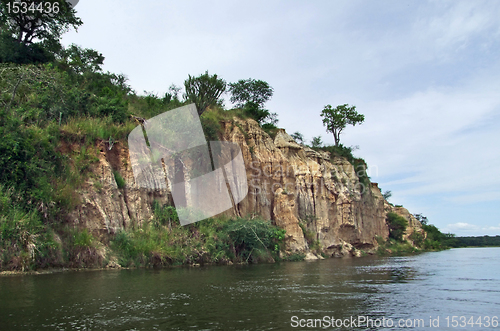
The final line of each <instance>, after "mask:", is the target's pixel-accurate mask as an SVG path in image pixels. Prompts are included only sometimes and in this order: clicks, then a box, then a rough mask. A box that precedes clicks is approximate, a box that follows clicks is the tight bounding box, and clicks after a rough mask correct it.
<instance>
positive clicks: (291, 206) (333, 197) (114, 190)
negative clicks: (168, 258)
mask: <svg viewBox="0 0 500 331" xmlns="http://www.w3.org/2000/svg"><path fill="white" fill-rule="evenodd" d="M221 124H222V128H223V134H222V137H221V138H222V140H226V141H231V142H235V143H238V144H239V146H240V147H241V150H242V153H243V158H244V161H245V166H246V172H247V180H248V185H249V191H248V195H247V197H246V198H245V199H244V200H243V201H241V202H240V203H239V204H237V205H236V206H235V208H233V209H231V210H228V211H226V212H225V213H226V214H229V215H239V216H245V215H259V216H261V217H262V218H264V219H270V220H272V221H273V222H275V224H276V225H278V226H280V227H282V228H284V229H285V230H286V234H287V238H286V248H287V251H288V252H289V253H291V252H296V251H298V252H305V251H308V250H309V248H310V247H309V246H312V244H314V247H315V251H316V252H319V251H320V250H321V251H322V252H323V253H325V254H328V255H330V256H345V255H360V252H361V250H363V251H368V252H369V251H370V250H372V249H373V248H375V247H376V245H377V241H376V237H377V236H379V237H381V238H384V239H387V237H388V235H389V230H388V226H387V224H386V213H387V211H389V209H391V208H394V207H392V206H390V205H389V204H387V202H386V201H385V200H384V198H383V197H382V194H381V193H380V190H379V189H378V187H377V186H376V184H369V185H367V186H365V185H363V184H362V183H361V182H360V181H359V179H358V176H357V175H356V172H355V171H356V169H354V167H353V166H352V165H351V164H350V163H349V162H348V161H347V160H345V159H343V158H336V159H334V161H333V163H332V162H330V155H328V154H327V153H320V152H316V151H313V150H312V149H309V148H307V147H305V146H302V145H299V144H297V143H296V142H295V141H294V140H293V139H292V138H291V137H290V136H289V135H288V134H287V133H286V132H285V131H284V130H280V131H279V132H278V133H277V135H276V137H275V139H271V137H270V136H269V135H268V134H267V133H265V132H264V131H263V130H262V129H261V128H260V127H259V125H258V124H257V122H255V121H253V120H240V119H236V118H235V119H233V120H231V121H226V122H223V123H221ZM109 147H110V146H109V145H108V144H107V143H104V142H103V143H101V145H100V146H99V148H100V155H99V161H98V162H97V163H96V164H95V165H94V168H93V176H91V177H90V178H89V179H88V181H87V182H86V183H85V184H84V185H83V188H82V189H81V191H80V192H78V193H79V195H80V198H81V203H80V204H79V205H78V206H77V208H76V209H75V210H74V211H73V212H72V213H71V214H70V215H69V221H70V222H71V223H73V224H75V225H79V226H83V227H87V228H89V229H90V230H92V231H93V232H99V233H101V234H102V235H107V234H113V233H116V232H117V231H119V230H121V229H127V228H129V227H135V226H141V224H142V223H143V222H146V221H148V220H150V219H151V218H152V216H153V210H152V205H153V202H154V201H155V200H156V201H158V202H159V203H161V204H172V197H171V193H170V192H169V190H168V185H167V189H161V188H157V189H144V188H139V187H137V185H136V183H135V180H134V176H133V173H132V169H131V166H130V158H129V155H128V149H127V146H124V144H123V143H115V144H114V145H113V146H112V148H111V149H110V148H109ZM113 171H117V172H118V173H119V174H120V175H121V177H123V179H124V181H125V186H124V187H123V188H119V187H118V186H117V183H116V180H115V175H114V173H113ZM152 185H153V184H152ZM403 209H404V208H402V209H396V212H398V214H400V215H403V216H404V217H407V219H408V220H409V221H410V226H414V227H417V228H419V227H420V224H419V222H418V221H417V220H416V219H414V217H413V216H412V215H411V214H410V213H409V212H408V211H406V212H405V209H404V210H403ZM391 211H392V209H391ZM411 231H413V230H411V229H410V230H409V232H408V235H409V234H410V233H411ZM318 244H319V245H318Z"/></svg>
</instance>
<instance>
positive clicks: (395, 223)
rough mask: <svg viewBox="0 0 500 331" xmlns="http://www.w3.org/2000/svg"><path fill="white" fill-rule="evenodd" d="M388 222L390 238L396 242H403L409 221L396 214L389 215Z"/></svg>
mask: <svg viewBox="0 0 500 331" xmlns="http://www.w3.org/2000/svg"><path fill="white" fill-rule="evenodd" d="M386 222H387V224H388V225H389V238H392V239H394V240H396V241H402V240H403V235H404V234H405V232H406V227H407V226H408V221H407V220H406V219H405V218H404V217H402V216H399V215H398V214H396V213H392V212H391V213H387V218H386Z"/></svg>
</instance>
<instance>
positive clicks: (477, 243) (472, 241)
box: [448, 236, 500, 247]
mask: <svg viewBox="0 0 500 331" xmlns="http://www.w3.org/2000/svg"><path fill="white" fill-rule="evenodd" d="M448 242H449V246H450V247H500V236H478V237H453V236H452V237H450V238H448Z"/></svg>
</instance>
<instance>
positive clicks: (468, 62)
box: [63, 0, 500, 235]
mask: <svg viewBox="0 0 500 331" xmlns="http://www.w3.org/2000/svg"><path fill="white" fill-rule="evenodd" d="M75 9H76V10H77V12H78V15H79V16H80V17H81V18H82V20H83V22H84V25H83V26H81V27H80V28H79V30H78V33H76V32H73V31H71V32H68V33H67V34H65V35H64V38H63V43H64V44H65V45H68V44H71V43H75V44H78V45H80V46H83V47H86V48H94V49H97V50H98V51H100V52H102V53H103V55H104V56H105V57H106V60H105V65H104V69H105V70H109V71H111V72H115V73H123V74H125V75H126V76H127V77H128V78H129V83H130V85H131V86H132V88H133V89H134V90H136V91H137V92H139V93H142V92H143V91H148V92H154V93H157V94H159V95H162V94H163V93H165V92H166V91H167V89H168V87H169V86H170V85H171V84H172V83H174V84H176V85H179V86H182V84H183V81H184V80H185V79H186V78H187V75H188V74H190V75H199V74H201V73H203V72H205V70H208V71H209V73H216V74H218V75H219V76H220V77H222V78H224V79H225V80H226V81H228V82H234V81H237V80H239V79H246V78H254V79H261V80H265V81H267V82H268V83H269V84H270V85H271V86H272V87H273V88H274V89H275V93H274V96H273V98H272V100H271V101H270V102H268V104H267V107H268V108H269V109H270V110H271V111H272V112H276V113H278V116H279V120H280V121H279V126H280V127H284V128H285V129H286V130H287V131H288V132H289V133H293V132H295V131H300V132H301V133H302V134H303V135H304V136H305V137H306V139H307V140H308V141H310V140H311V139H312V137H314V136H318V135H321V136H322V138H323V141H325V142H326V143H332V144H333V136H332V135H331V134H328V133H326V131H325V129H324V127H323V126H322V122H321V117H320V115H319V114H320V112H321V110H322V109H323V107H324V106H325V105H327V104H331V105H333V106H337V105H340V104H345V103H348V104H350V105H355V106H356V107H357V110H358V111H359V112H360V113H363V114H365V116H366V120H365V123H364V124H362V125H361V126H356V127H351V128H348V129H346V130H345V133H344V134H343V136H342V137H341V141H342V143H344V144H345V145H347V146H356V145H357V146H359V150H357V151H356V152H355V154H356V155H357V156H360V157H363V158H364V159H365V160H366V161H367V162H368V164H369V167H370V168H371V169H370V170H371V172H370V175H371V178H372V181H374V182H378V183H379V186H380V187H381V188H382V190H384V191H385V190H391V191H392V193H393V196H392V198H391V200H390V201H391V202H393V203H395V204H401V205H404V206H405V207H406V208H408V209H409V210H410V212H412V213H423V214H424V215H426V216H427V217H428V218H429V221H430V222H431V223H433V224H435V225H436V226H438V227H439V228H440V229H441V230H442V231H446V232H452V233H456V234H457V235H484V234H488V235H498V234H500V216H499V215H500V147H499V146H498V144H499V142H500V20H499V17H500V2H498V1H422V0H419V1H395V0H394V1H376V2H375V1H291V0H285V1H271V2H270V1H255V0H252V1H245V2H241V1H239V2H236V1H231V0H224V1H222V0H221V1H190V0H186V1H175V2H174V1H148V0H144V1H141V2H137V1H128V0H120V1H112V0H108V1H97V0H84V1H80V2H79V3H78V5H77V6H76V8H75Z"/></svg>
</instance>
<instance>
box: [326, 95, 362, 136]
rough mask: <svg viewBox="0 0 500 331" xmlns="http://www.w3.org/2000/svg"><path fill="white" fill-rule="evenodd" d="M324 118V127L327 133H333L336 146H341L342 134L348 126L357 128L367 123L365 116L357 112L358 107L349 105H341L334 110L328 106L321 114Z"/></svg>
mask: <svg viewBox="0 0 500 331" xmlns="http://www.w3.org/2000/svg"><path fill="white" fill-rule="evenodd" d="M321 117H323V125H324V126H326V132H331V133H332V134H333V138H334V139H335V146H339V144H340V134H341V133H342V131H343V130H344V129H345V128H346V126H347V125H352V126H355V125H356V124H361V123H363V122H364V121H365V115H363V114H359V113H358V112H357V111H356V106H349V105H348V104H344V105H339V106H337V107H336V108H332V106H331V105H326V106H325V108H324V109H323V111H322V112H321Z"/></svg>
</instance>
